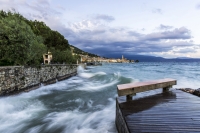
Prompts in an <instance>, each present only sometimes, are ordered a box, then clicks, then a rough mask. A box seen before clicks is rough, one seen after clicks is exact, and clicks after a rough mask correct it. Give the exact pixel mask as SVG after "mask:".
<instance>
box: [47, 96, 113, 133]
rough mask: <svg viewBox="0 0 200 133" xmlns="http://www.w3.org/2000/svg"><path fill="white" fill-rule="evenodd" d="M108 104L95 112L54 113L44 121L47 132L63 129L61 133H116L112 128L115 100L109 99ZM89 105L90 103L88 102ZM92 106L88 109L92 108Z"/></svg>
mask: <svg viewBox="0 0 200 133" xmlns="http://www.w3.org/2000/svg"><path fill="white" fill-rule="evenodd" d="M109 102H110V103H109V104H108V105H107V106H104V108H103V109H101V110H99V111H95V112H86V113H84V112H80V111H79V110H73V111H65V112H54V113H51V114H49V115H47V116H46V118H45V119H44V121H45V122H47V123H48V127H47V129H48V130H51V131H54V130H56V129H58V128H64V131H63V133H87V132H92V133H93V132H95V133H109V132H116V130H115V128H114V118H115V113H113V108H114V107H115V100H114V99H112V100H111V99H109ZM89 103H91V101H89ZM92 107H93V106H92V104H90V105H89V108H92Z"/></svg>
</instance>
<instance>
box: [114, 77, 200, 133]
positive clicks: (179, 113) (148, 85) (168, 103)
mask: <svg viewBox="0 0 200 133" xmlns="http://www.w3.org/2000/svg"><path fill="white" fill-rule="evenodd" d="M175 84H176V80H174V79H163V80H156V81H148V82H138V83H131V84H124V85H118V95H119V96H120V97H117V98H116V120H115V122H116V127H117V130H118V132H119V133H139V132H148V133H149V132H152V133H155V132H159V133H160V132H165V133H171V132H175V133H182V132H183V133H188V132H200V98H199V97H197V96H194V95H191V94H189V93H185V92H183V91H181V90H176V89H169V88H170V87H172V85H175ZM158 88H163V92H162V91H160V92H161V93H157V94H154V95H149V96H144V97H137V96H134V95H135V94H136V93H138V92H144V91H148V90H153V89H158ZM168 90H169V91H168ZM132 96H133V99H132Z"/></svg>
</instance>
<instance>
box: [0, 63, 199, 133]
mask: <svg viewBox="0 0 200 133" xmlns="http://www.w3.org/2000/svg"><path fill="white" fill-rule="evenodd" d="M161 78H174V79H177V81H178V84H177V85H176V86H174V88H186V87H190V88H194V89H196V88H199V87H200V82H199V81H200V62H178V63H176V62H145V63H142V62H140V63H135V64H123V63H122V64H121V63H120V64H103V66H95V67H88V69H87V70H83V69H82V68H78V75H77V76H74V77H72V78H70V79H67V80H64V81H61V82H57V83H56V84H52V85H48V86H43V87H41V88H39V89H37V90H33V91H31V92H28V93H22V94H19V95H15V96H9V97H1V98H0V124H1V125H0V133H116V132H117V131H116V128H115V123H114V120H115V98H116V97H117V91H116V88H117V84H123V83H130V82H138V81H146V80H155V79H161ZM148 94H149V93H141V94H139V95H137V96H140V95H148Z"/></svg>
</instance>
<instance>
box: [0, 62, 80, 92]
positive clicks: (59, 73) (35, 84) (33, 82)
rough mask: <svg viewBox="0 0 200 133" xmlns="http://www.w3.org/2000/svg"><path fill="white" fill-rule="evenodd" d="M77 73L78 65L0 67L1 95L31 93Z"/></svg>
mask: <svg viewBox="0 0 200 133" xmlns="http://www.w3.org/2000/svg"><path fill="white" fill-rule="evenodd" d="M76 73H77V65H43V66H41V68H35V67H24V66H12V67H0V95H8V94H13V93H18V92H21V91H29V90H31V89H36V88H39V87H40V86H41V84H43V85H47V84H52V83H55V82H56V81H57V80H58V81H60V80H63V79H66V78H68V77H71V76H73V75H76Z"/></svg>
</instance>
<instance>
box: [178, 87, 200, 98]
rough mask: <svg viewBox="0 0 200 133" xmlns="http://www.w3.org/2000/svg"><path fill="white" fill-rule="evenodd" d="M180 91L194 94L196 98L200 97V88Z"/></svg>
mask: <svg viewBox="0 0 200 133" xmlns="http://www.w3.org/2000/svg"><path fill="white" fill-rule="evenodd" d="M178 90H182V91H184V92H187V93H190V94H193V95H196V96H199V97H200V88H198V89H191V88H180V89H178Z"/></svg>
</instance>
